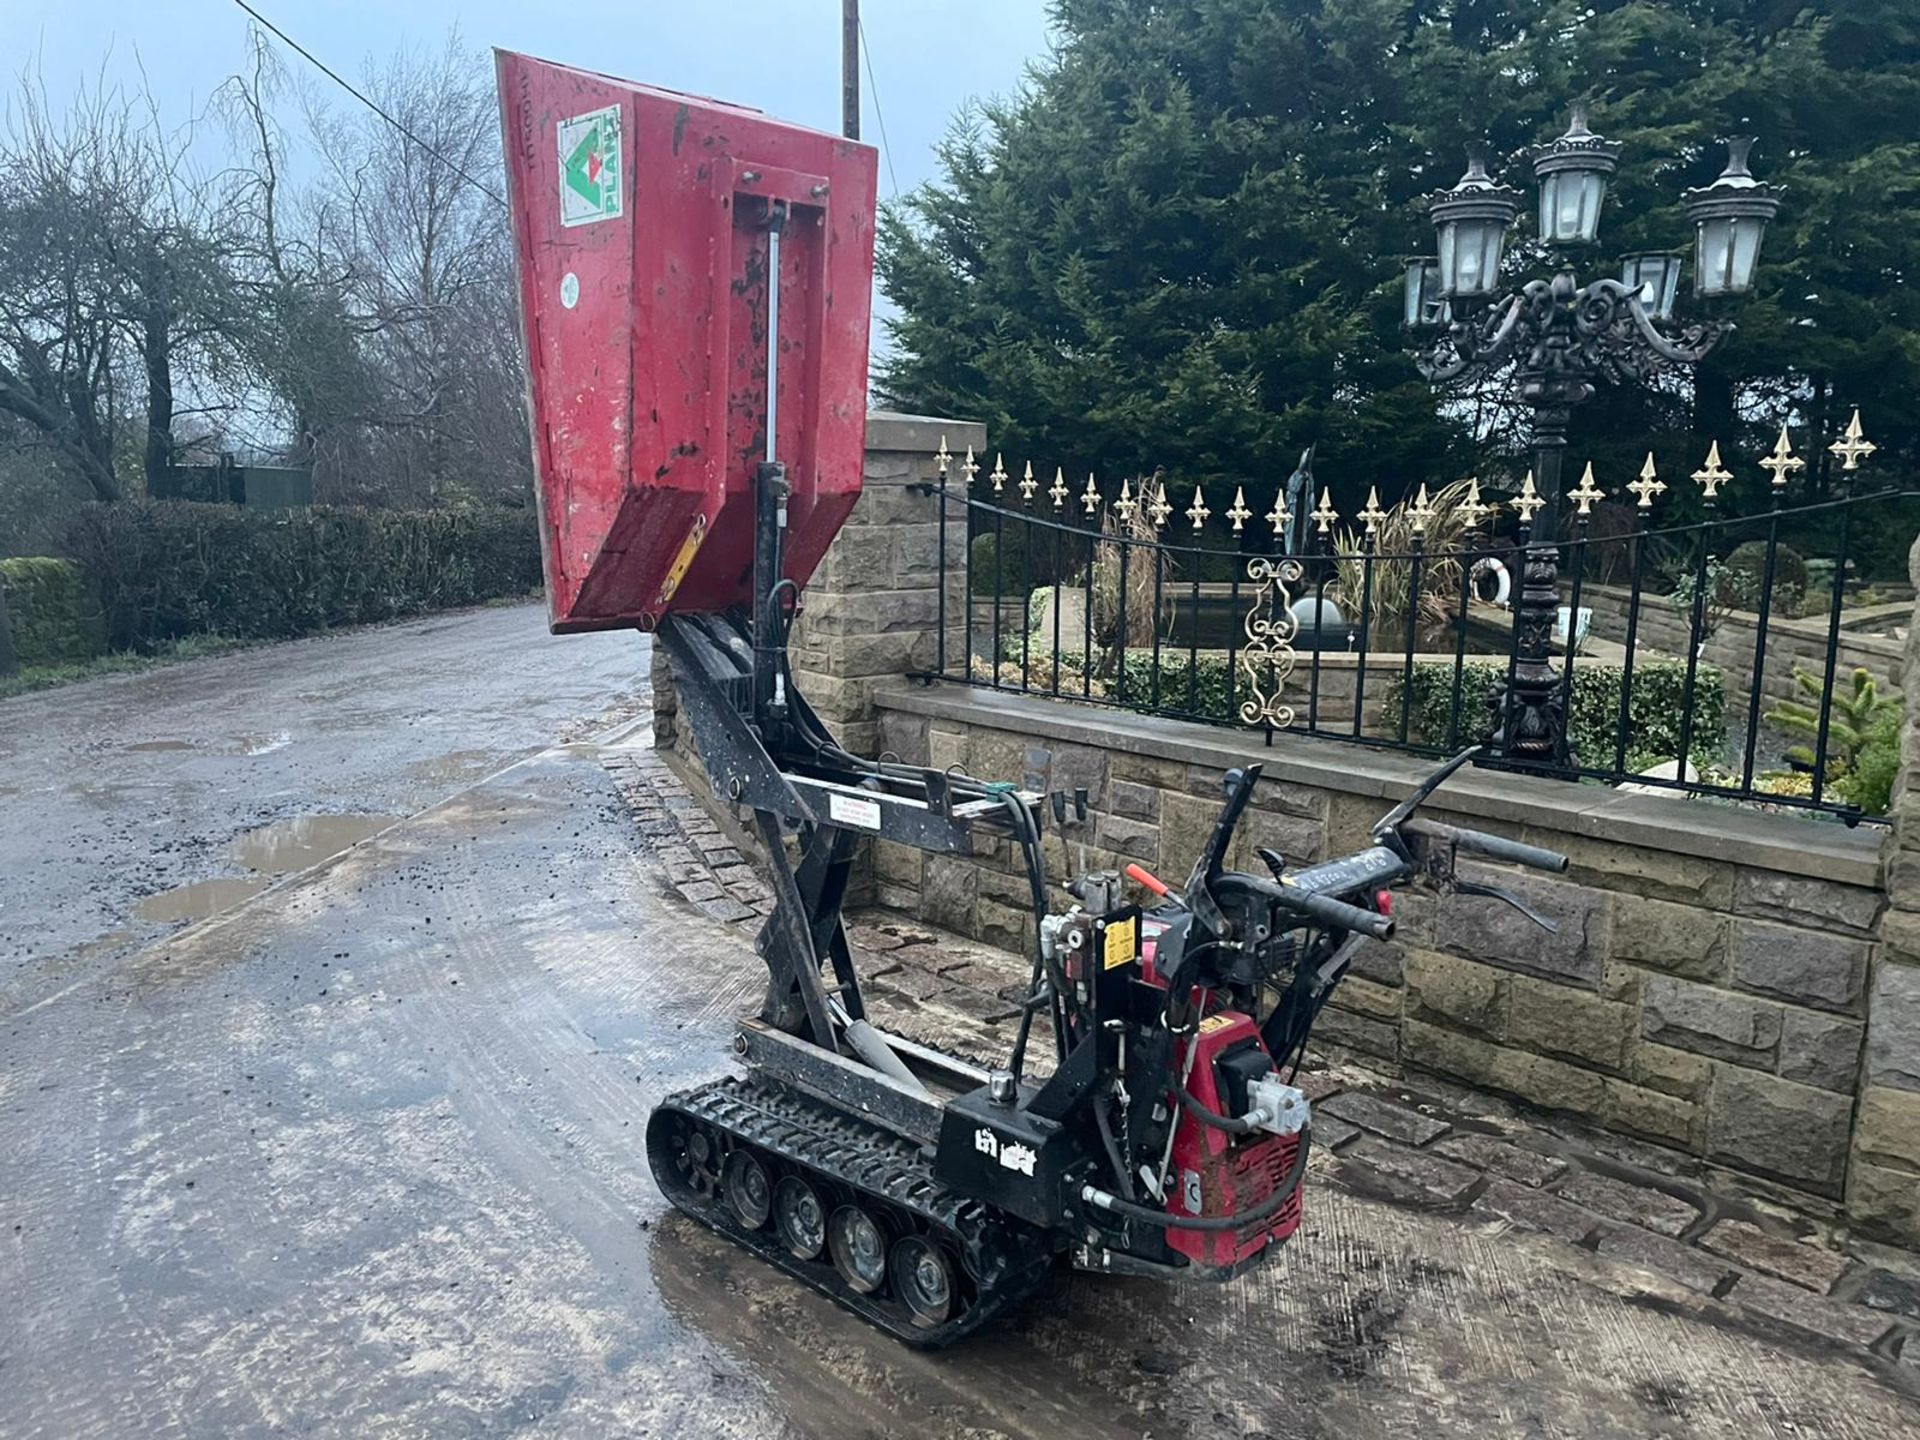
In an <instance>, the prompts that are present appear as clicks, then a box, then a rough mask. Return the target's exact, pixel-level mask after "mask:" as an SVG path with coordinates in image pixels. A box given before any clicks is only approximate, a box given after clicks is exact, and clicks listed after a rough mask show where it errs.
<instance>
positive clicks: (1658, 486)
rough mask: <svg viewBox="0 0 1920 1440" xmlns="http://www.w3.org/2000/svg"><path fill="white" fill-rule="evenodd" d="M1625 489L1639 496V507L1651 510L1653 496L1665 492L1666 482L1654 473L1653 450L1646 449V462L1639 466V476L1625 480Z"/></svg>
mask: <svg viewBox="0 0 1920 1440" xmlns="http://www.w3.org/2000/svg"><path fill="white" fill-rule="evenodd" d="M1627 489H1629V490H1631V491H1632V492H1633V493H1634V494H1635V495H1638V496H1639V497H1640V500H1639V508H1640V509H1642V510H1651V509H1652V508H1653V497H1654V496H1656V495H1664V494H1666V493H1667V482H1666V481H1664V480H1662V479H1661V478H1660V477H1659V476H1658V475H1656V474H1655V473H1654V469H1653V452H1652V451H1651V450H1649V451H1647V463H1646V464H1644V465H1642V466H1641V467H1640V478H1639V479H1638V480H1630V481H1628V482H1627Z"/></svg>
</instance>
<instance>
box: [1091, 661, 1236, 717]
mask: <svg viewBox="0 0 1920 1440" xmlns="http://www.w3.org/2000/svg"><path fill="white" fill-rule="evenodd" d="M1120 668H1121V671H1122V673H1123V675H1124V676H1125V680H1126V684H1125V687H1124V689H1122V690H1121V691H1120V695H1121V698H1122V700H1123V702H1124V703H1125V705H1126V707H1127V708H1128V709H1129V710H1162V711H1165V710H1173V711H1178V712H1179V713H1180V714H1182V715H1191V716H1193V717H1194V718H1196V719H1202V720H1230V721H1234V722H1236V723H1237V722H1238V720H1239V717H1238V716H1237V715H1236V714H1234V708H1235V707H1234V703H1233V692H1234V688H1235V676H1234V673H1233V667H1232V666H1231V665H1229V664H1227V657H1226V656H1225V655H1222V654H1217V653H1211V652H1203V653H1201V654H1198V655H1195V656H1194V657H1193V668H1192V672H1191V674H1189V672H1188V667H1187V652H1186V651H1184V650H1162V651H1161V652H1160V688H1159V703H1158V704H1155V703H1154V694H1155V692H1154V683H1153V651H1152V650H1151V649H1148V650H1129V651H1127V654H1126V658H1125V660H1123V661H1122V662H1121V667H1120ZM1239 679H1240V682H1241V683H1240V684H1239V686H1238V690H1239V697H1240V698H1241V699H1244V698H1246V693H1247V692H1246V686H1245V683H1244V681H1245V677H1244V676H1241V677H1239Z"/></svg>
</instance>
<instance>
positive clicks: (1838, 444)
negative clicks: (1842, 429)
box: [1827, 405, 1880, 470]
mask: <svg viewBox="0 0 1920 1440" xmlns="http://www.w3.org/2000/svg"><path fill="white" fill-rule="evenodd" d="M1879 448H1880V447H1879V446H1878V445H1875V444H1874V443H1873V442H1872V441H1871V440H1869V439H1867V437H1866V436H1865V435H1864V434H1862V433H1861V430H1860V407H1859V406H1858V405H1856V406H1854V407H1853V418H1852V419H1851V420H1849V421H1847V433H1846V435H1845V436H1844V437H1842V438H1841V439H1839V440H1836V441H1834V442H1833V444H1831V445H1829V446H1828V447H1827V449H1828V450H1830V451H1831V452H1832V453H1833V454H1835V455H1837V456H1839V457H1840V461H1841V464H1840V468H1841V469H1842V470H1858V469H1859V468H1860V462H1861V461H1862V460H1864V459H1866V458H1867V457H1868V456H1869V455H1871V454H1873V452H1874V451H1875V450H1878V449H1879Z"/></svg>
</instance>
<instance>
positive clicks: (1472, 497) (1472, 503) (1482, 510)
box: [1453, 475, 1493, 530]
mask: <svg viewBox="0 0 1920 1440" xmlns="http://www.w3.org/2000/svg"><path fill="white" fill-rule="evenodd" d="M1492 509H1493V507H1492V506H1491V505H1489V504H1487V502H1486V501H1484V500H1482V499H1481V498H1480V477H1479V476H1478V475H1469V476H1468V477H1467V498H1466V499H1464V500H1461V501H1459V502H1458V503H1456V504H1455V505H1454V507H1453V513H1454V514H1455V515H1458V516H1459V517H1460V523H1461V524H1462V525H1465V526H1466V527H1467V529H1469V530H1478V529H1479V528H1480V522H1481V521H1482V520H1485V519H1486V518H1487V515H1488V513H1489V512H1490V511H1491V510H1492Z"/></svg>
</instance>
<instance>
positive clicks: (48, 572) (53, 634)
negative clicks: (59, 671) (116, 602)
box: [0, 556, 107, 665]
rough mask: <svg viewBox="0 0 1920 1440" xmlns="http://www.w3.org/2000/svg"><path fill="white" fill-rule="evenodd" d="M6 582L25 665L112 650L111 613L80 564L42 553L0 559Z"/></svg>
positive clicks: (17, 650) (18, 655) (1, 584)
mask: <svg viewBox="0 0 1920 1440" xmlns="http://www.w3.org/2000/svg"><path fill="white" fill-rule="evenodd" d="M0 588H4V589H5V590H6V592H7V618H8V620H9V621H10V622H11V623H12V630H13V653H14V658H15V659H17V660H18V661H19V662H20V664H21V665H72V664H77V663H79V662H81V661H83V660H92V659H94V658H95V657H96V656H99V655H102V654H105V653H106V648H107V623H106V616H105V615H103V614H102V613H101V610H100V602H99V600H97V599H96V598H95V597H94V594H93V591H92V590H91V589H90V588H89V587H88V585H87V582H86V577H85V576H83V575H82V574H81V573H80V570H79V567H77V566H75V565H73V564H71V563H70V562H68V561H65V560H55V559H51V558H47V557H38V556H35V557H29V558H25V559H13V560H0Z"/></svg>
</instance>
